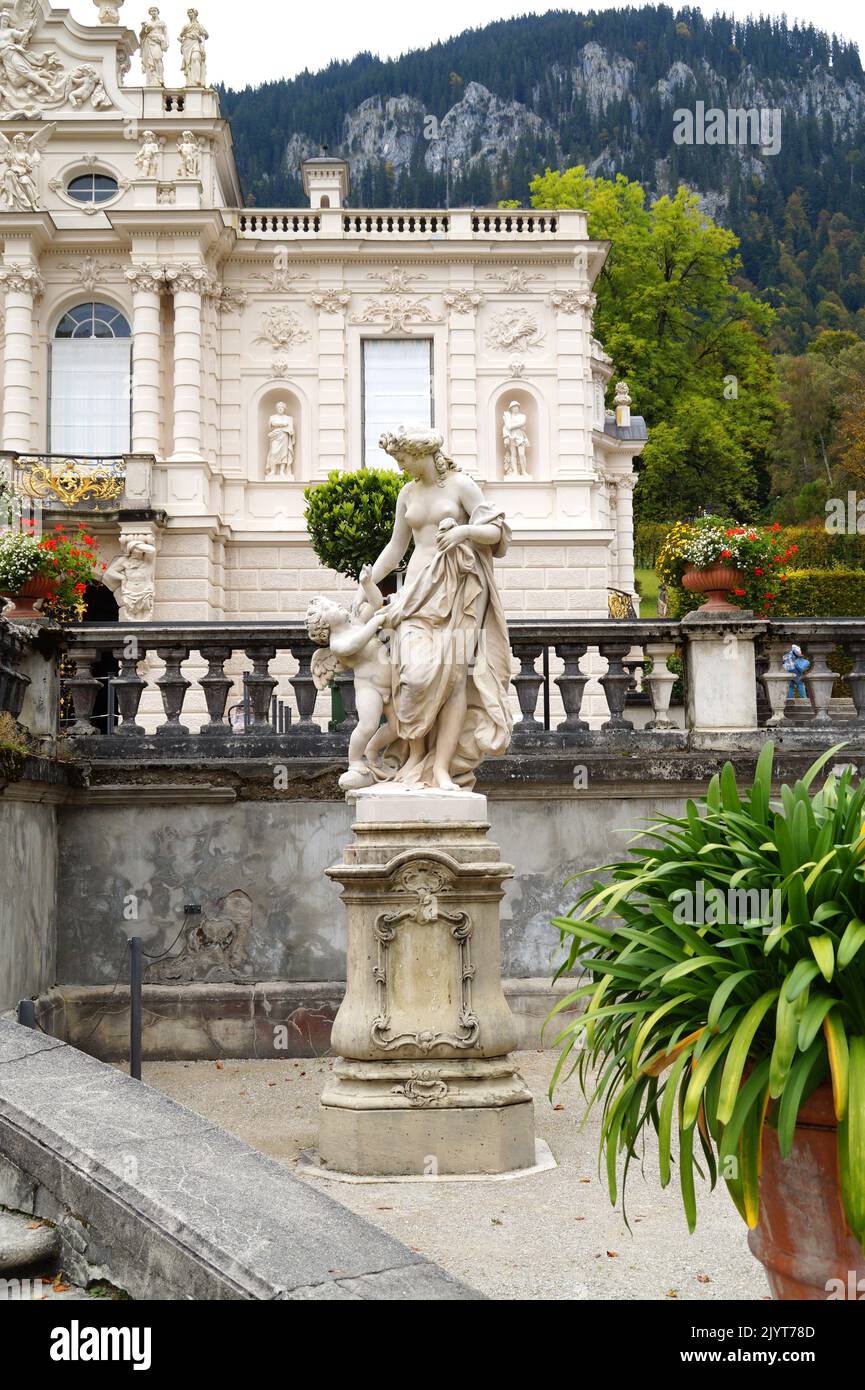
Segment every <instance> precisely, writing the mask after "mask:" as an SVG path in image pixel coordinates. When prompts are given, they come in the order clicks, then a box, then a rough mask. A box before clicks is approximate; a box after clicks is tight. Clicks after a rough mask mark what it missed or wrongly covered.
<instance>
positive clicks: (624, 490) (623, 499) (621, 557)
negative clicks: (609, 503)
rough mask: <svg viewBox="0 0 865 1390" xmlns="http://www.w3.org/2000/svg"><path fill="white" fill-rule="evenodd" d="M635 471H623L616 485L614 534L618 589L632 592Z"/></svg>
mask: <svg viewBox="0 0 865 1390" xmlns="http://www.w3.org/2000/svg"><path fill="white" fill-rule="evenodd" d="M636 486H637V475H636V473H624V474H622V475H621V476H620V477H619V478H618V479H617V485H616V536H617V541H618V544H617V552H618V556H617V558H618V567H619V580H618V586H619V588H620V589H625V590H626V591H627V592H628V593H629V594H632V593H633V592H634V488H635V487H636Z"/></svg>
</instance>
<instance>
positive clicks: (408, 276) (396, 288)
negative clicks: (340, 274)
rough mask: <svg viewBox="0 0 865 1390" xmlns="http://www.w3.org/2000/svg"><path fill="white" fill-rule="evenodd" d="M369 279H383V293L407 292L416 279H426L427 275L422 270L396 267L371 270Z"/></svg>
mask: <svg viewBox="0 0 865 1390" xmlns="http://www.w3.org/2000/svg"><path fill="white" fill-rule="evenodd" d="M366 278H367V279H368V280H381V282H382V286H381V293H382V294H384V293H389V294H405V293H406V291H407V290H411V289H412V288H413V284H412V282H413V281H414V280H426V279H427V276H426V275H425V274H424V272H423V271H422V270H401V269H399V268H398V267H395V268H394V269H393V270H385V271H381V270H371V271H370V272H369V274H368V275H367V277H366Z"/></svg>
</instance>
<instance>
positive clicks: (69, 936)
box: [57, 788, 679, 985]
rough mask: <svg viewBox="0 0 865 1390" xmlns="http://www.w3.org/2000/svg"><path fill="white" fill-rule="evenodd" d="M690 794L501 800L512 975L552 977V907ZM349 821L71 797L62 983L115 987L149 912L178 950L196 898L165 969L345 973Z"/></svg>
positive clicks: (316, 812) (212, 978)
mask: <svg viewBox="0 0 865 1390" xmlns="http://www.w3.org/2000/svg"><path fill="white" fill-rule="evenodd" d="M678 805H679V802H678V800H677V799H676V798H660V799H658V798H653V799H652V800H651V801H647V800H646V799H645V798H643V797H624V798H618V797H615V798H614V797H609V796H607V797H603V796H592V795H590V794H589V793H588V792H586V791H581V792H573V791H569V792H564V793H562V792H561V791H559V792H558V794H556V793H555V792H552V791H551V792H550V794H546V795H543V796H538V795H537V794H533V795H526V794H522V795H505V796H501V795H499V796H496V797H491V798H490V803H489V807H490V821H491V827H492V828H491V832H490V833H491V838H492V839H493V840H494V841H495V843H497V844H498V845H499V846H500V848H501V852H502V857H503V858H504V859H505V860H506V861H507V862H509V863H512V864H514V865H515V866H516V869H517V874H516V878H515V880H514V881H512V882H511V884H510V885H509V886H508V890H507V896H506V898H505V902H504V904H503V907H502V948H503V960H502V965H503V974H504V976H505V977H510V978H513V977H521V978H527V977H529V978H531V977H536V978H537V977H541V978H548V977H549V975H550V973H551V969H552V960H553V956H554V955H555V953H556V950H557V941H558V937H557V934H556V933H555V932H554V931H553V930H552V929H551V928H550V925H549V923H550V919H551V918H552V917H553V916H555V914H556V913H557V912H559V911H560V910H562V909H563V908H566V907H567V906H568V905H569V904H570V903H571V902H573V901H574V899H575V898H576V896H577V895H578V892H579V887H578V886H573V887H567V886H566V885H565V880H566V879H567V878H568V877H569V875H571V874H573V873H575V872H576V871H577V870H578V869H581V868H586V867H590V866H591V865H593V864H596V863H603V862H604V861H605V860H607V859H608V858H610V857H611V856H612V857H616V856H617V855H618V854H619V853H621V852H622V851H623V849H624V846H625V844H626V841H627V836H626V835H625V834H623V833H620V832H622V831H627V830H629V829H632V828H635V827H637V826H639V824H640V822H641V820H642V819H643V818H644V817H645V816H647V815H649V814H655V813H660V812H662V811H672V810H673V809H675V808H676V807H677V806H678ZM350 825H351V812H350V808H348V807H347V806H345V805H344V804H343V803H341V802H336V801H312V800H308V801H301V800H292V801H284V802H278V801H266V802H263V801H238V802H233V803H232V802H228V803H224V802H223V803H220V802H214V803H211V804H197V805H196V804H192V805H190V804H183V803H179V804H174V805H172V804H162V805H139V806H136V805H135V788H130V789H129V791H128V793H127V796H126V797H125V798H124V804H123V805H119V804H115V805H110V806H98V807H97V806H90V807H88V806H80V805H77V806H70V807H67V808H65V809H64V810H63V811H62V812H61V822H60V841H61V850H60V864H59V879H58V968H57V980H58V982H59V983H60V984H62V985H85V984H112V983H113V982H114V980H115V978H116V977H117V974H118V970H119V968H120V965H121V960H122V957H123V954H124V950H125V937H126V935H127V934H128V933H129V932H130V930H131V928H132V927H133V926H134V925H137V927H138V929H139V932H140V934H141V936H142V937H143V938H144V945H145V950H147V951H148V952H150V953H157V954H158V953H161V952H166V951H168V950H169V948H171V947H172V945H173V944H174V943H175V940H176V938H177V937H178V933H181V934H182V933H183V908H184V906H185V905H186V904H188V903H199V904H200V905H201V908H202V914H201V916H200V917H199V916H192V917H189V918H188V919H187V920H188V929H187V931H186V934H185V935H186V941H185V942H178V943H177V946H176V947H175V948H174V949H175V951H176V952H178V951H179V952H180V956H179V958H178V959H177V960H172V962H171V963H170V964H167V963H165V962H162V963H161V964H159V965H158V966H156V968H155V970H154V969H153V968H152V967H151V970H150V973H149V974H148V977H147V978H148V979H149V980H152V981H153V982H159V983H163V984H170V983H191V982H195V981H200V982H209V983H220V982H221V983H231V982H242V981H252V980H298V981H311V980H314V981H326V980H341V979H343V978H344V924H343V911H342V907H341V904H340V898H339V892H338V890H337V889H336V888H335V886H334V885H332V884H331V883H330V881H329V880H328V879H326V878H325V875H324V870H325V869H326V868H327V867H328V865H330V864H333V863H335V862H336V861H337V860H338V859H339V858H340V857H341V852H342V846H343V844H344V843H345V840H346V839H347V838H348V836H349V833H350ZM135 914H137V916H136V915H135ZM181 946H182V951H181ZM124 979H125V975H124Z"/></svg>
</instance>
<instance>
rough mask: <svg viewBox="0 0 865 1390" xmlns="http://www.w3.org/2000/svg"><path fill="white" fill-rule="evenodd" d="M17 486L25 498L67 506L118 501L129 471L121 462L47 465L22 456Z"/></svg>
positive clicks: (17, 462)
mask: <svg viewBox="0 0 865 1390" xmlns="http://www.w3.org/2000/svg"><path fill="white" fill-rule="evenodd" d="M15 474H16V487H17V490H18V492H20V493H23V495H24V496H25V497H33V498H35V499H37V500H38V501H45V500H55V501H58V502H62V503H63V505H64V506H66V507H74V506H75V504H76V502H83V501H85V500H88V501H92V502H93V503H94V505H95V507H96V508H97V510H98V506H99V503H100V502H116V500H117V498H118V497H121V496H122V495H123V490H124V488H125V486H126V469H125V468H124V467H123V465H122V463H120V462H119V461H115V460H111V461H99V462H97V463H94V464H88V463H82V462H80V461H79V460H77V459H62V460H59V461H57V462H46V461H45V460H43V459H39V458H28V457H26V456H23V455H22V456H21V457H20V458H17V459H16V460H15Z"/></svg>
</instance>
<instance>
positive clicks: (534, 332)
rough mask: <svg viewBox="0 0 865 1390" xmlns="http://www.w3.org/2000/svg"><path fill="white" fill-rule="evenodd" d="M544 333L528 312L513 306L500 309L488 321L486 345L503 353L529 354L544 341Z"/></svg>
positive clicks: (532, 315)
mask: <svg viewBox="0 0 865 1390" xmlns="http://www.w3.org/2000/svg"><path fill="white" fill-rule="evenodd" d="M545 336H546V335H545V333H544V332H543V330H542V329H541V328H540V327H539V326H538V322H537V319H536V318H535V316H534V314H532V313H531V312H530V310H528V309H525V308H522V307H519V306H515V307H513V308H510V309H502V311H501V313H498V314H496V316H495V318H493V319H492V320H491V321H490V326H489V328H488V329H487V333H486V345H487V347H490V348H498V349H499V350H500V351H503V352H531V351H532V350H533V349H534V348H538V347H540V346H541V344H542V343H543V341H544V338H545Z"/></svg>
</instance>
